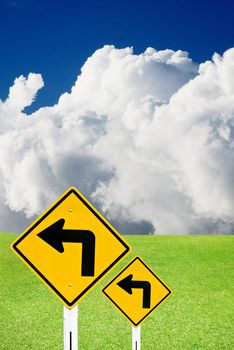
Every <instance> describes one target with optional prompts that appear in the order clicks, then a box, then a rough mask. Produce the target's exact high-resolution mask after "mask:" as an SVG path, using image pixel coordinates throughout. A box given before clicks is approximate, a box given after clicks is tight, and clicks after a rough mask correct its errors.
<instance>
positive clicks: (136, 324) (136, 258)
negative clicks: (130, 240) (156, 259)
mask: <svg viewBox="0 0 234 350" xmlns="http://www.w3.org/2000/svg"><path fill="white" fill-rule="evenodd" d="M136 260H139V261H140V262H141V263H142V264H143V265H144V266H145V267H146V268H147V270H149V272H150V273H151V274H152V275H153V276H154V277H155V278H156V279H157V280H158V281H159V282H160V283H161V284H162V285H163V286H164V287H165V288H166V289H167V290H168V294H167V295H166V296H165V297H164V298H163V299H162V300H160V302H159V303H158V304H156V305H155V306H154V307H153V309H151V310H150V311H149V312H148V313H147V314H146V315H145V316H144V317H143V318H142V319H141V320H140V321H139V322H137V323H135V322H134V321H133V320H132V319H131V318H130V317H129V316H128V315H127V314H126V313H125V312H124V310H122V309H121V307H120V306H119V305H118V304H116V302H115V301H114V300H113V299H112V298H111V297H110V296H109V295H108V294H107V293H106V292H105V289H106V288H107V287H109V285H110V284H112V283H113V282H114V281H115V280H116V279H117V278H118V277H119V276H120V275H121V274H122V273H123V272H124V271H125V270H126V269H127V268H128V267H129V266H130V265H132V264H133V263H134V261H136ZM102 292H103V293H104V294H105V296H106V297H107V298H108V299H109V300H110V301H111V302H112V303H113V304H114V305H115V306H116V307H117V308H118V309H119V310H120V311H121V312H122V313H123V314H124V315H125V316H126V317H127V319H129V321H130V322H131V323H132V324H133V325H134V326H138V325H139V324H140V323H141V322H142V321H143V320H144V319H145V318H146V317H147V316H149V314H151V312H152V311H153V310H154V309H156V307H157V306H159V304H161V303H162V302H163V300H165V299H166V298H167V297H168V296H169V295H170V294H171V290H170V289H169V288H168V287H167V286H166V285H165V283H163V281H162V280H160V278H158V277H157V276H156V275H155V273H154V272H153V271H152V270H150V268H149V267H148V266H147V265H146V264H145V263H144V261H142V260H141V258H140V257H139V256H136V257H135V258H134V259H133V260H132V261H131V262H130V263H129V264H128V265H127V266H126V267H125V268H124V269H123V270H122V271H120V273H118V275H117V276H115V278H114V279H113V280H112V281H110V282H109V283H108V284H107V285H106V286H105V287H104V288H103V289H102Z"/></svg>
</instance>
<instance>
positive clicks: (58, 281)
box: [11, 188, 130, 308]
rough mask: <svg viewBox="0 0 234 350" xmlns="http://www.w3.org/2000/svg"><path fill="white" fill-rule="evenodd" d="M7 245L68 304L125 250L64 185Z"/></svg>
mask: <svg viewBox="0 0 234 350" xmlns="http://www.w3.org/2000/svg"><path fill="white" fill-rule="evenodd" d="M11 247H12V249H13V251H14V252H15V253H16V254H17V255H18V256H19V257H20V258H21V259H22V261H23V262H24V263H25V264H26V265H27V266H29V267H30V268H31V269H32V271H33V272H34V273H36V274H37V276H38V277H39V278H40V279H41V280H42V282H44V283H45V284H46V285H47V286H49V287H50V288H51V290H52V291H53V292H54V293H55V294H56V296H58V297H59V298H60V300H61V301H62V302H63V304H64V305H65V306H67V307H69V308H72V307H73V306H74V305H75V304H76V303H77V302H78V301H79V300H80V299H81V298H82V297H84V296H85V295H86V293H87V292H88V291H89V290H90V289H91V288H92V287H93V286H94V285H95V284H96V283H97V282H98V281H99V280H100V279H101V278H102V277H103V276H104V275H105V274H106V273H107V272H108V271H109V270H110V269H111V268H112V267H113V266H114V265H115V264H116V263H117V262H119V261H120V259H122V258H123V256H124V255H125V254H126V253H127V252H129V250H130V247H129V246H128V244H127V243H126V242H125V240H124V239H123V238H122V237H121V236H120V234H119V233H118V232H117V231H116V230H115V229H114V228H113V227H112V226H111V225H110V224H109V223H108V222H107V221H106V220H105V219H104V217H103V216H102V215H101V214H100V213H99V212H98V211H97V210H96V209H95V208H94V207H93V206H92V205H91V204H90V203H89V202H88V200H87V199H86V198H85V197H84V196H83V195H82V194H81V193H80V192H79V191H78V190H77V189H76V188H69V189H68V190H67V191H66V192H65V193H64V194H63V195H62V196H61V197H60V198H59V199H58V200H57V201H56V202H55V203H54V204H53V205H52V206H51V207H50V208H49V209H48V210H47V211H46V212H45V213H43V214H42V215H41V216H40V217H39V218H38V219H37V220H36V221H35V222H34V223H33V224H32V225H31V226H30V227H28V228H27V229H26V231H24V232H23V233H22V234H21V235H20V236H19V237H18V238H17V239H16V241H15V242H13V244H12V246H11Z"/></svg>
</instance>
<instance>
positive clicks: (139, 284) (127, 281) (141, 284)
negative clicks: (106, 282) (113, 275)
mask: <svg viewBox="0 0 234 350" xmlns="http://www.w3.org/2000/svg"><path fill="white" fill-rule="evenodd" d="M132 277H133V275H132V274H131V275H128V276H127V277H125V278H124V279H122V280H121V281H119V282H118V283H117V285H118V286H119V287H120V288H122V289H123V290H125V292H127V293H128V294H132V288H141V289H143V303H142V307H143V309H150V297H151V284H150V283H149V282H148V281H133V280H132Z"/></svg>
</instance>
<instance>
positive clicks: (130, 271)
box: [102, 257, 171, 327]
mask: <svg viewBox="0 0 234 350" xmlns="http://www.w3.org/2000/svg"><path fill="white" fill-rule="evenodd" d="M102 291H103V293H104V294H105V295H106V296H107V298H108V299H109V300H110V301H111V302H112V303H113V304H114V305H115V306H116V307H117V308H118V309H119V310H120V311H121V312H122V313H123V314H124V315H125V316H126V317H127V319H128V320H129V321H130V322H131V323H132V324H133V325H134V326H135V327H137V326H139V324H140V323H141V322H142V321H143V320H144V319H145V318H146V317H147V316H148V315H149V314H150V313H151V312H152V311H153V310H154V309H156V307H158V306H159V304H161V302H162V301H163V300H165V299H166V298H167V297H168V296H169V294H170V293H171V291H170V289H169V288H168V287H167V286H166V285H165V284H164V283H163V282H162V281H161V280H160V279H159V278H158V277H157V276H156V275H155V274H154V273H153V271H151V270H150V268H149V267H148V266H147V265H146V264H145V263H144V262H143V261H142V260H141V259H140V258H139V257H136V258H135V259H134V260H133V261H131V262H130V264H129V265H127V266H126V267H125V268H124V269H123V270H122V271H121V272H120V273H119V274H118V275H117V276H116V277H115V278H114V279H113V280H112V281H111V282H110V283H109V284H108V285H107V286H106V287H105V288H104V289H103V290H102Z"/></svg>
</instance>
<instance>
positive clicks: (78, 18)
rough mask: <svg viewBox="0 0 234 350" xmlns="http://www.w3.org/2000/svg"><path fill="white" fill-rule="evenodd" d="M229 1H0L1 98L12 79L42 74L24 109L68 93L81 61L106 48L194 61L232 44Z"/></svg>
mask: <svg viewBox="0 0 234 350" xmlns="http://www.w3.org/2000/svg"><path fill="white" fill-rule="evenodd" d="M233 13H234V2H232V1H228V0H225V1H222V2H221V1H214V0H213V1H210V0H206V1H188V0H178V1H171V0H169V1H164V2H163V1H160V2H159V1H151V0H144V1H141V0H128V1H122V0H120V1H106V0H101V1H79V0H78V1H72V0H68V1H59V0H57V1H54V0H50V1H46V0H38V1H36V0H0V33H1V60H0V62H1V64H0V98H2V99H4V98H5V97H6V96H7V94H8V89H9V86H11V85H12V83H13V80H14V79H15V77H17V76H19V75H21V74H23V75H27V74H28V73H29V72H36V73H41V74H42V76H43V79H44V82H45V87H44V88H43V89H42V90H41V91H40V92H39V95H38V98H37V100H36V102H35V103H34V104H33V106H32V107H29V108H28V111H33V110H36V109H37V108H38V107H39V106H43V105H52V104H54V103H55V102H56V101H57V99H58V97H59V96H60V95H61V93H63V92H65V91H69V90H70V88H71V86H72V85H73V83H74V82H75V80H76V77H77V74H79V71H80V68H81V67H82V65H83V63H84V62H85V61H86V59H87V58H88V57H89V56H90V55H91V54H92V53H93V52H94V51H95V50H96V49H98V48H101V47H102V46H103V45H105V44H113V45H115V46H116V47H118V48H123V47H126V46H133V47H134V52H135V53H140V52H142V51H144V50H145V49H146V48H147V47H149V46H151V47H154V48H156V49H165V48H171V49H174V50H177V49H181V50H185V51H188V52H189V55H190V57H192V58H193V60H194V61H196V62H202V61H205V60H207V59H210V58H211V56H212V54H213V52H214V51H216V52H218V53H220V54H222V53H223V52H224V51H225V50H226V49H227V48H229V47H231V46H233V42H234V26H233Z"/></svg>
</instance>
